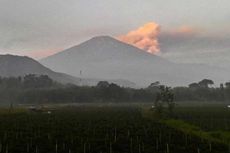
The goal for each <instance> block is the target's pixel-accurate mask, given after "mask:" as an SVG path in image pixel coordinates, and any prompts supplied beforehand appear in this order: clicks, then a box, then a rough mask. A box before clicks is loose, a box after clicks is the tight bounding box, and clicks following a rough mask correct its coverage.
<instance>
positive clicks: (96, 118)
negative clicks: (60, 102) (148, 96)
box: [0, 105, 230, 153]
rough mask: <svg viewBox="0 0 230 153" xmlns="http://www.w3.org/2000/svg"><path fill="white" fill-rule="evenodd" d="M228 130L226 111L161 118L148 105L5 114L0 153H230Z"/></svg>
mask: <svg viewBox="0 0 230 153" xmlns="http://www.w3.org/2000/svg"><path fill="white" fill-rule="evenodd" d="M47 110H52V111H51V113H50V114H48V113H47ZM229 129H230V109H227V108H226V107H224V106H222V105H221V106H218V107H217V106H202V107H201V106H196V107H191V106H187V107H185V106H183V107H182V106H181V107H177V108H176V109H175V112H174V114H173V117H169V116H165V117H163V118H159V117H158V116H157V115H156V114H155V112H154V110H151V108H150V107H149V106H148V105H133V106H127V105H123V106H119V105H112V106H111V105H106V106H103V105H100V106H97V105H94V106H90V105H87V106H84V105H80V106H62V107H60V106H58V107H57V106H56V107H53V108H49V107H48V108H46V109H45V110H44V111H42V112H33V111H29V110H27V109H26V108H12V109H7V108H5V109H3V108H2V109H1V110H0V153H229V151H230V150H229V149H230V148H229V144H230V139H228V138H229V137H228V136H229V132H228V131H229Z"/></svg>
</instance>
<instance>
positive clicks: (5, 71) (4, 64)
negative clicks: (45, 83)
mask: <svg viewBox="0 0 230 153" xmlns="http://www.w3.org/2000/svg"><path fill="white" fill-rule="evenodd" d="M26 74H37V75H48V76H49V77H50V78H52V79H53V80H55V81H57V82H61V83H75V84H79V83H80V79H79V78H76V77H72V76H70V75H66V74H64V73H57V72H54V71H52V70H50V69H48V68H46V67H45V66H43V65H41V64H40V63H39V62H37V61H35V60H34V59H32V58H29V57H26V56H15V55H0V76H1V77H17V76H24V75H26Z"/></svg>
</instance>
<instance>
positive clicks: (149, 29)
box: [118, 22, 160, 54]
mask: <svg viewBox="0 0 230 153" xmlns="http://www.w3.org/2000/svg"><path fill="white" fill-rule="evenodd" d="M159 33H160V26H159V25H158V24H157V23H154V22H150V23H147V24H145V25H144V26H142V27H139V28H138V29H136V30H133V31H130V32H128V33H127V34H126V35H121V36H119V37H118V39H119V40H120V41H122V42H125V43H128V44H130V45H133V46H136V47H138V48H140V49H143V50H146V51H147V52H149V53H152V54H155V53H158V52H159V51H160V47H159V42H158V35H159Z"/></svg>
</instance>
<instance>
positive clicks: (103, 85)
mask: <svg viewBox="0 0 230 153" xmlns="http://www.w3.org/2000/svg"><path fill="white" fill-rule="evenodd" d="M97 87H98V88H108V87H109V82H108V81H99V82H98V83H97Z"/></svg>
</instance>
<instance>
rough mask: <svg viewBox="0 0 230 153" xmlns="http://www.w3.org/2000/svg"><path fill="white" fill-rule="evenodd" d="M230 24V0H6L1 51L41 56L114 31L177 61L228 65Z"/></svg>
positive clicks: (0, 2) (0, 0)
mask: <svg viewBox="0 0 230 153" xmlns="http://www.w3.org/2000/svg"><path fill="white" fill-rule="evenodd" d="M229 27H230V1H229V0H192V1H191V0H173V1H172V0H87V1H86V0H65V1H64V0H39V1H38V0H0V54H17V55H26V56H30V57H33V58H35V59H40V58H42V57H46V56H49V55H52V54H54V53H56V52H59V51H62V50H64V49H66V48H69V47H71V46H74V45H77V44H79V43H81V42H83V41H85V40H87V39H90V38H91V37H94V36H98V35H110V36H113V37H114V38H117V39H119V40H121V41H124V42H127V43H130V44H133V45H134V46H136V47H139V48H141V49H144V50H146V51H148V52H150V53H153V54H157V55H159V56H162V57H164V58H167V59H168V60H171V61H175V62H183V63H184V62H185V63H205V64H211V65H217V66H227V65H228V63H230V28H229ZM146 29H147V30H146Z"/></svg>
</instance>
